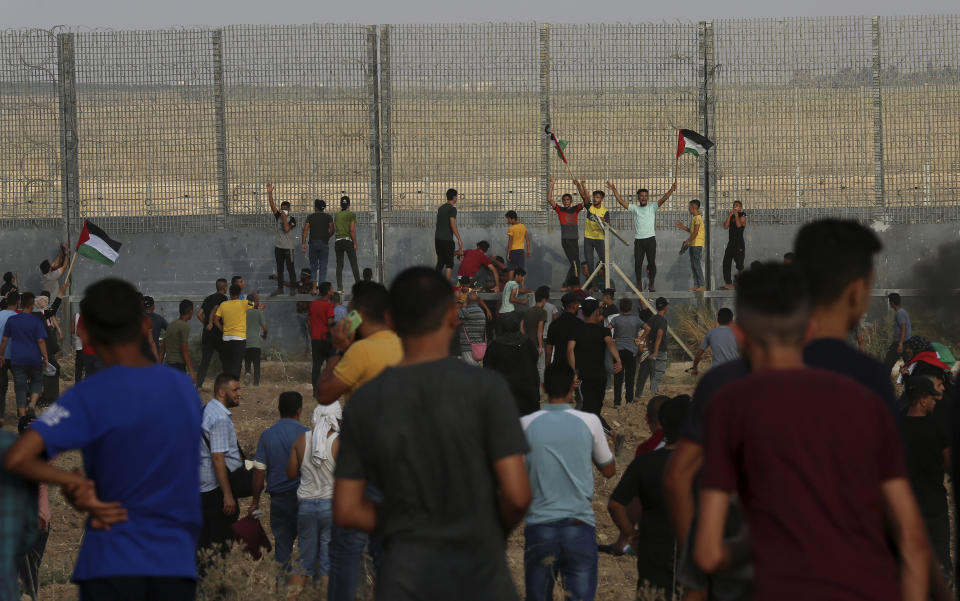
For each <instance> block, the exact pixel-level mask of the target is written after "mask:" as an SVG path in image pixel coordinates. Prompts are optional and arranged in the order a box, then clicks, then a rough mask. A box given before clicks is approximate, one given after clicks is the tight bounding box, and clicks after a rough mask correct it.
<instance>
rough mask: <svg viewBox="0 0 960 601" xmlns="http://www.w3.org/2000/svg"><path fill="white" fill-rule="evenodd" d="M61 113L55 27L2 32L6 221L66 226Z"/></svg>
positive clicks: (0, 149)
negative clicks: (61, 219) (61, 221)
mask: <svg viewBox="0 0 960 601" xmlns="http://www.w3.org/2000/svg"><path fill="white" fill-rule="evenodd" d="M59 115H60V113H59V108H58V100H57V42H56V34H55V32H54V31H48V30H42V29H30V30H23V31H19V30H7V31H4V32H0V223H8V224H9V223H10V220H22V219H30V220H42V222H44V223H45V224H46V225H50V226H59V225H60V224H59V223H58V222H57V221H56V219H58V218H59V217H60V216H61V214H62V211H61V207H62V202H63V201H62V198H61V195H60V117H59ZM51 218H53V220H51Z"/></svg>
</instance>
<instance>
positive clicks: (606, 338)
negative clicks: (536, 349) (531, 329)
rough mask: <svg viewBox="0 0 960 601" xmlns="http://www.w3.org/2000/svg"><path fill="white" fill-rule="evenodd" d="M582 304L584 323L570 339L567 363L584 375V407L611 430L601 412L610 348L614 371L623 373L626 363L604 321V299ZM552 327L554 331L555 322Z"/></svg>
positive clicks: (606, 428)
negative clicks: (601, 303) (621, 357)
mask: <svg viewBox="0 0 960 601" xmlns="http://www.w3.org/2000/svg"><path fill="white" fill-rule="evenodd" d="M580 306H581V308H582V309H583V323H581V324H580V327H579V328H577V330H576V332H575V333H574V336H573V338H572V339H571V340H570V341H569V342H568V343H567V363H568V364H569V365H570V367H572V368H573V370H574V371H575V372H577V376H579V378H580V394H582V395H583V410H584V411H587V412H589V413H593V414H595V415H596V416H597V417H599V418H600V423H601V424H602V425H603V429H604V431H606V432H610V431H611V430H610V425H609V424H608V423H607V422H606V420H605V419H603V416H602V415H600V410H601V409H602V408H603V395H604V393H605V392H606V390H607V368H606V366H605V365H604V361H605V359H606V353H607V352H609V353H610V355H611V356H612V357H613V372H614V373H620V371H622V370H623V365H622V364H621V363H620V354H619V353H618V352H617V345H616V344H614V342H613V337H612V336H611V334H610V330H608V329H607V328H605V327H603V325H602V324H601V322H602V321H603V315H602V314H601V313H600V303H599V302H597V301H596V299H592V298H588V299H587V300H585V301H583V303H582V304H581V305H580ZM550 327H551V331H552V328H553V326H552V325H551V326H550ZM617 442H618V444H617V446H619V444H622V442H621V441H620V440H618V441H617Z"/></svg>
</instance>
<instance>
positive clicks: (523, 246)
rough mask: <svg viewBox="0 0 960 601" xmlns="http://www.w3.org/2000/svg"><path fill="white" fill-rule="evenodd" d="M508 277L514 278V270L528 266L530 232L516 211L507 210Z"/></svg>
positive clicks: (508, 278) (509, 278)
mask: <svg viewBox="0 0 960 601" xmlns="http://www.w3.org/2000/svg"><path fill="white" fill-rule="evenodd" d="M506 217H507V224H509V225H508V227H507V279H506V280H504V281H507V282H509V281H510V280H512V279H513V272H514V271H516V270H517V269H526V268H527V257H529V256H530V242H531V241H530V232H528V231H527V226H525V225H523V224H522V223H520V220H519V219H518V217H517V212H516V211H507V215H506Z"/></svg>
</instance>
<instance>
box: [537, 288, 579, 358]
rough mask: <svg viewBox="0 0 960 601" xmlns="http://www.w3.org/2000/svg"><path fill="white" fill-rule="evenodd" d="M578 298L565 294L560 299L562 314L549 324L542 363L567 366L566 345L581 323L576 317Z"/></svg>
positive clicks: (568, 293) (572, 294)
mask: <svg viewBox="0 0 960 601" xmlns="http://www.w3.org/2000/svg"><path fill="white" fill-rule="evenodd" d="M580 302H581V301H580V297H579V296H577V295H576V294H574V293H573V292H567V293H566V294H564V295H563V296H562V297H561V298H560V304H561V305H563V313H561V314H560V315H559V316H557V318H556V319H554V320H553V323H551V324H550V331H549V332H548V333H547V342H546V345H544V349H543V351H544V354H543V356H544V361H546V362H547V363H553V364H554V365H569V363H568V362H567V344H568V343H569V342H570V341H571V340H573V337H574V335H575V334H576V332H577V330H578V329H579V327H580V325H581V324H582V323H583V322H582V321H581V320H580V318H579V317H577V311H579V310H580Z"/></svg>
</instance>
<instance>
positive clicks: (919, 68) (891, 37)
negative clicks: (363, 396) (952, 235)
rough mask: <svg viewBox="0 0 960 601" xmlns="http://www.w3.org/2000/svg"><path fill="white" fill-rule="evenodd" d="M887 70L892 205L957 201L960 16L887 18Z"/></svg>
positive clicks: (883, 50) (883, 30)
mask: <svg viewBox="0 0 960 601" xmlns="http://www.w3.org/2000/svg"><path fill="white" fill-rule="evenodd" d="M880 65H881V86H882V87H881V89H882V94H883V159H884V176H885V192H886V201H887V204H888V205H889V206H894V207H918V206H925V205H943V204H956V202H957V198H958V197H960V175H958V174H960V152H958V151H957V148H956V140H960V119H958V115H960V17H957V16H938V17H898V18H884V19H881V20H880Z"/></svg>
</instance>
